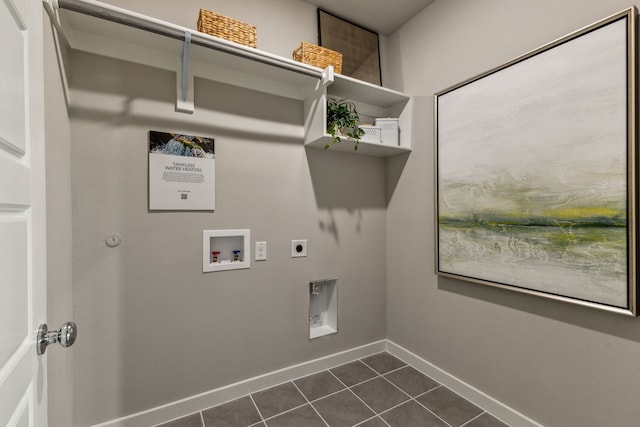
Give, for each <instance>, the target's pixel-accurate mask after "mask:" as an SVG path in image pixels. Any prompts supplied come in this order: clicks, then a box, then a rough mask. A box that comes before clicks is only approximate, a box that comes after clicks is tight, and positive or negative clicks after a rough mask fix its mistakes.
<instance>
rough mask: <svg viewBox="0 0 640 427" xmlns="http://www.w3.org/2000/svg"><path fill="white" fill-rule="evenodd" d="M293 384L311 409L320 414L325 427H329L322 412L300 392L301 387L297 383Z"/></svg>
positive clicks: (292, 382)
mask: <svg viewBox="0 0 640 427" xmlns="http://www.w3.org/2000/svg"><path fill="white" fill-rule="evenodd" d="M291 384H293V386H294V387H295V388H296V390H298V392H299V393H300V394H301V395H302V397H304V400H306V401H307V405H309V406H310V407H311V409H313V410H314V411H315V413H316V414H318V416H319V417H320V419H321V420H322V422H323V423H325V425H326V426H327V427H329V423H328V422H327V420H325V419H324V417H323V416H322V414H321V413H320V412H318V410H317V409H316V407H315V406H313V405H312V404H311V401H310V400H309V399H307V396H306V395H305V394H304V393H303V392H302V390H300V387H298V384H296V383H295V381H291ZM316 400H317V399H316Z"/></svg>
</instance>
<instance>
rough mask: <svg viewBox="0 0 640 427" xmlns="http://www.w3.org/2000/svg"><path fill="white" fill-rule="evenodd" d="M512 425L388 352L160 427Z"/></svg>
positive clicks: (427, 426)
mask: <svg viewBox="0 0 640 427" xmlns="http://www.w3.org/2000/svg"><path fill="white" fill-rule="evenodd" d="M249 426H250V427H316V426H318V427H326V426H330V427H351V426H358V427H389V426H391V427H414V426H415V427H508V426H507V424H505V423H503V422H501V421H499V420H498V419H496V418H495V417H493V416H491V415H490V414H488V413H486V412H485V411H483V410H482V409H480V408H478V407H477V406H475V405H474V404H472V403H471V402H469V401H468V400H465V399H463V398H462V397H460V396H459V395H457V394H455V393H454V392H452V391H451V390H449V389H448V388H446V387H445V386H443V385H441V384H439V383H437V382H436V381H434V380H432V379H431V378H429V377H427V376H425V375H423V374H422V373H420V372H418V371H417V370H416V369H414V368H412V367H411V366H408V365H407V364H405V363H404V362H402V361H400V360H399V359H397V358H395V357H393V356H392V355H390V354H389V353H386V352H383V353H378V354H375V355H373V356H369V357H366V358H364V359H361V360H357V361H355V362H351V363H347V364H346V365H342V366H338V367H337V368H333V369H329V370H327V371H323V372H319V373H317V374H313V375H310V376H308V377H304V378H299V379H297V380H294V381H291V382H287V383H284V384H281V385H278V386H276V387H272V388H270V389H267V390H262V391H258V392H256V393H253V394H251V395H248V396H244V397H241V398H240V399H236V400H233V401H231V402H227V403H224V404H222V405H218V406H214V407H213V408H209V409H205V410H203V411H201V412H198V413H196V414H191V415H189V416H186V417H184V418H180V419H177V420H173V421H170V422H168V423H165V424H162V425H161V426H158V427H249Z"/></svg>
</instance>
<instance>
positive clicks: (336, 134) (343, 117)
mask: <svg viewBox="0 0 640 427" xmlns="http://www.w3.org/2000/svg"><path fill="white" fill-rule="evenodd" d="M359 119H360V118H359V116H358V111H356V106H355V105H354V104H353V102H349V101H346V100H344V99H340V100H337V99H333V98H328V99H327V133H328V134H329V135H331V141H330V142H329V143H327V145H325V146H324V149H325V150H326V149H328V148H331V146H333V145H334V144H337V143H338V142H340V141H342V139H341V137H345V136H346V137H349V138H351V139H353V140H354V143H355V145H354V150H358V144H359V143H360V138H362V137H363V136H364V130H362V129H360V127H359V126H358V120H359Z"/></svg>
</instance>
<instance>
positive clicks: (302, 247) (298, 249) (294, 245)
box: [291, 239, 307, 258]
mask: <svg viewBox="0 0 640 427" xmlns="http://www.w3.org/2000/svg"><path fill="white" fill-rule="evenodd" d="M306 256H307V240H306V239H304V240H292V241H291V258H298V257H306Z"/></svg>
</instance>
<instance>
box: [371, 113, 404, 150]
mask: <svg viewBox="0 0 640 427" xmlns="http://www.w3.org/2000/svg"><path fill="white" fill-rule="evenodd" d="M376 126H379V127H380V129H381V132H380V139H381V141H382V143H383V144H385V145H400V138H399V136H400V128H399V127H398V119H392V118H378V119H376Z"/></svg>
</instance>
